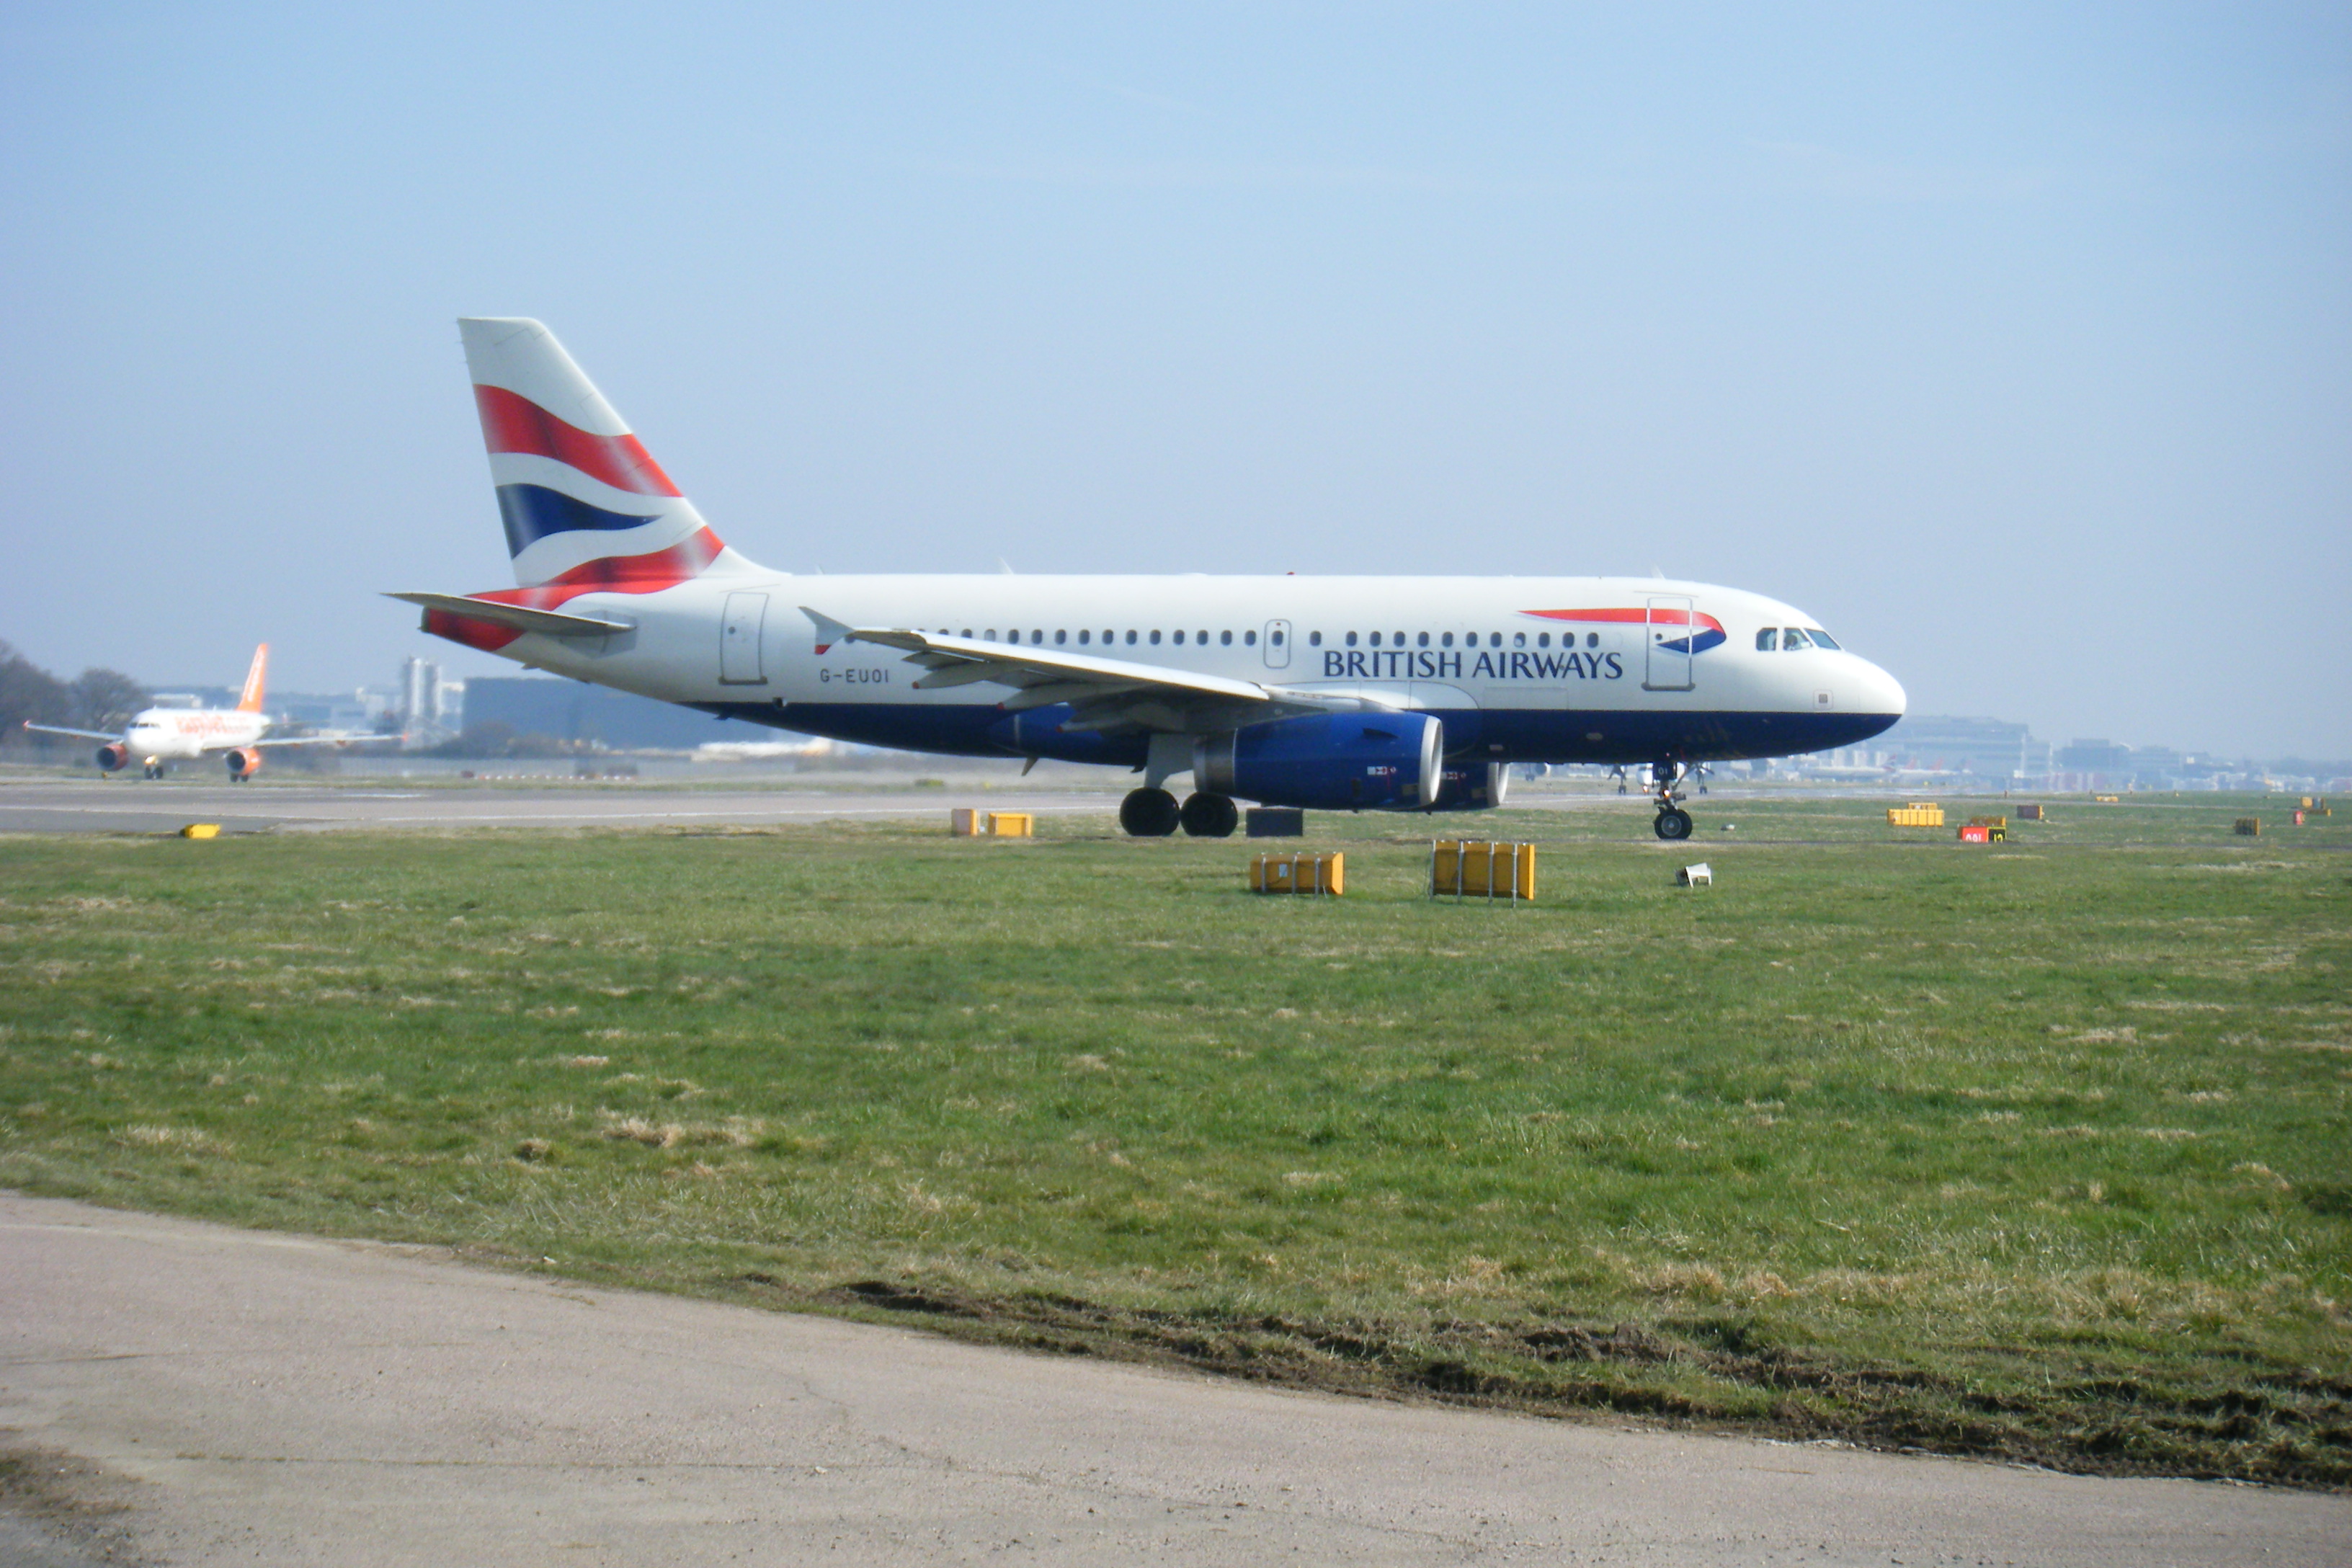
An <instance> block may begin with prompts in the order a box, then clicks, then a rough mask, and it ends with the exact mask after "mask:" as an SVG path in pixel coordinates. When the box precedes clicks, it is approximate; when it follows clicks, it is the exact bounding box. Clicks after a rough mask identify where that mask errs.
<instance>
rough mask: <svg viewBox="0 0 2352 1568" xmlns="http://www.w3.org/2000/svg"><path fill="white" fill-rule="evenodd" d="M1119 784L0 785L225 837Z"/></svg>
mask: <svg viewBox="0 0 2352 1568" xmlns="http://www.w3.org/2000/svg"><path fill="white" fill-rule="evenodd" d="M1124 793H1125V791H1124V788H1123V787H1122V788H1119V789H1109V790H1025V791H1017V790H1008V789H991V790H988V791H986V792H985V793H973V792H966V793H961V794H958V793H953V792H949V791H943V790H912V789H904V788H898V789H893V788H888V787H881V788H866V789H858V788H810V787H805V786H802V787H793V786H777V787H770V788H760V789H743V790H689V789H665V788H663V787H661V786H659V785H652V784H649V785H625V786H619V787H604V788H593V787H591V788H582V787H578V786H564V785H551V786H549V787H546V788H528V787H516V786H512V785H501V786H496V787H493V786H489V785H478V786H474V787H464V786H450V785H436V786H435V787H431V788H423V789H403V788H401V787H399V786H397V785H390V784H386V785H367V786H355V785H348V784H346V785H331V784H270V785H262V784H193V783H185V784H184V783H181V782H178V781H176V780H174V781H167V782H165V783H163V784H150V783H146V782H144V781H140V780H123V779H110V780H107V781H104V782H102V783H101V782H100V781H99V780H96V779H60V780H57V781H54V782H51V781H40V782H26V783H10V784H0V833H176V832H177V831H179V829H180V827H181V826H183V825H184V824H186V823H190V822H215V823H218V824H220V826H221V830H222V831H223V832H225V833H260V832H268V831H270V830H273V829H275V830H279V831H320V830H331V829H336V828H351V827H387V828H425V829H430V828H436V827H442V828H449V827H530V826H538V827H653V826H667V825H683V824H694V823H701V824H708V825H710V826H759V825H761V824H771V823H784V822H823V821H828V820H840V819H851V818H857V817H929V818H936V819H938V820H939V821H940V822H941V823H942V824H944V823H945V822H946V820H947V814H948V809H949V807H950V806H951V805H976V806H981V807H982V808H984V809H986V810H989V811H1026V812H1031V813H1034V814H1036V815H1038V816H1055V815H1060V814H1064V813H1097V814H1101V815H1104V816H1108V815H1110V814H1112V813H1115V812H1117V811H1118V801H1119V796H1120V795H1122V794H1124Z"/></svg>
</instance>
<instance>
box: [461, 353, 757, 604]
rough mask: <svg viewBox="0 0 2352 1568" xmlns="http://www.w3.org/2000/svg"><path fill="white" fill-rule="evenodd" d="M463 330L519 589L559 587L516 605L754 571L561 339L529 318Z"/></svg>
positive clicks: (520, 598)
mask: <svg viewBox="0 0 2352 1568" xmlns="http://www.w3.org/2000/svg"><path fill="white" fill-rule="evenodd" d="M457 326H458V330H459V331H461V332H462V333H463V334H464V337H465V341H466V366H467V370H468V371H469V372H470V373H471V374H472V376H473V380H474V405H475V407H476V408H477V409H478V411H479V412H480V414H481V418H482V444H483V445H484V446H485V447H488V448H489V454H490V479H491V482H492V483H494V484H495V485H496V486H497V487H498V492H499V518H500V519H501V520H502V521H504V522H505V524H506V531H507V552H508V553H509V554H510V555H511V556H513V557H514V572H515V582H516V584H518V585H519V586H520V587H522V588H526V589H533V590H554V592H535V593H531V594H529V595H512V597H513V598H514V599H515V600H516V601H517V602H520V603H526V604H530V605H538V606H539V607H541V608H548V609H551V608H553V607H554V606H555V605H559V604H562V602H563V601H564V600H566V599H569V598H571V597H573V596H574V595H578V594H583V593H593V592H606V593H624V594H628V593H653V592H656V591H657V590H659V589H663V588H668V587H674V586H676V585H677V584H679V583H682V582H685V581H686V580H687V579H688V578H690V577H698V576H702V575H704V574H708V573H711V572H713V571H720V572H736V571H741V570H743V569H744V568H745V564H746V563H744V562H743V561H742V560H741V558H740V557H739V556H737V555H735V554H734V552H731V551H730V550H729V549H728V548H727V546H726V544H725V543H724V542H722V541H721V540H720V539H719V536H718V535H717V534H716V533H713V532H712V531H710V525H709V524H708V523H706V522H704V521H702V514H701V513H700V512H698V511H697V510H694V503H693V502H692V501H690V500H687V499H686V497H685V496H684V495H683V494H682V493H680V491H679V490H678V488H677V485H675V484H673V483H671V482H670V477H669V476H668V475H667V474H666V473H664V472H662V468H661V465H660V464H659V463H656V462H655V461H654V459H653V456H652V454H651V453H649V452H647V451H646V448H645V445H644V443H642V442H640V441H639V440H638V439H637V438H636V437H635V436H633V435H631V434H630V433H629V426H628V425H627V424H626V423H625V421H624V420H623V419H622V418H621V416H619V415H618V414H616V413H614V411H613V405H611V404H609V403H607V402H605V401H604V395H603V394H602V393H599V392H598V391H597V390H596V388H595V386H594V384H593V383H591V382H590V381H589V379H588V378H587V377H586V376H585V375H583V374H581V370H580V367H579V366H578V365H576V364H574V363H572V356H571V355H570V354H568V353H564V352H563V345H562V343H559V342H556V341H555V334H554V333H552V332H551V331H548V330H547V329H546V328H545V327H542V326H541V325H540V324H539V323H538V322H537V321H529V320H526V319H523V318H521V317H506V316H478V317H469V318H467V319H465V320H462V321H459V322H458V323H457ZM501 596H502V597H505V596H506V595H501Z"/></svg>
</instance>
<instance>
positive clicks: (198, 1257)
mask: <svg viewBox="0 0 2352 1568" xmlns="http://www.w3.org/2000/svg"><path fill="white" fill-rule="evenodd" d="M0 1427H5V1428H6V1429H8V1431H7V1433H6V1434H5V1437H0V1440H4V1441H5V1442H6V1443H9V1444H13V1445H15V1446H16V1447H18V1448H19V1450H20V1451H21V1450H24V1449H27V1448H29V1449H32V1450H37V1451H46V1452H47V1454H48V1455H49V1456H51V1457H50V1458H49V1459H47V1460H46V1461H44V1463H43V1465H42V1466H41V1467H39V1468H40V1469H41V1470H42V1473H44V1474H46V1475H49V1476H52V1477H56V1478H57V1479H56V1480H55V1483H54V1487H53V1489H52V1494H51V1496H50V1497H49V1498H48V1500H47V1502H48V1504H49V1506H50V1508H51V1510H52V1513H51V1514H50V1515H49V1516H47V1517H50V1518H54V1517H56V1514H55V1510H58V1509H70V1507H71V1506H72V1505H73V1504H74V1503H75V1502H76V1501H77V1500H79V1501H82V1502H85V1503H88V1504H90V1505H94V1506H100V1507H104V1506H107V1505H110V1504H111V1505H118V1506H120V1508H121V1511H120V1512H119V1513H116V1514H113V1515H110V1516H90V1517H98V1518H100V1520H101V1521H102V1523H101V1526H100V1528H103V1529H107V1530H111V1531H114V1536H113V1543H114V1544H115V1545H117V1546H119V1547H120V1548H121V1549H122V1550H124V1551H126V1552H131V1553H135V1554H138V1555H140V1556H142V1557H144V1558H146V1559H150V1560H152V1561H155V1562H159V1563H184V1564H210V1563H256V1562H258V1563H341V1564H352V1565H361V1568H368V1565H375V1564H405V1563H451V1562H490V1561H514V1562H548V1561H554V1562H582V1563H616V1564H638V1563H644V1564H653V1563H662V1564H669V1563H716V1562H742V1563H805V1562H814V1561H818V1560H822V1561H824V1562H828V1563H907V1562H927V1563H965V1562H977V1561H981V1560H989V1561H999V1560H1003V1561H1017V1562H1029V1563H1104V1562H1109V1561H1114V1560H1118V1559H1124V1558H1130V1557H1135V1556H1139V1555H1142V1554H1146V1553H1149V1554H1150V1556H1151V1558H1152V1560H1153V1561H1156V1562H1161V1563H1184V1564H1193V1563H1207V1564H1227V1563H1233V1564H1240V1563H1263V1562H1266V1561H1269V1560H1273V1559H1276V1558H1279V1559H1281V1560H1284V1561H1297V1562H1305V1563H1380V1564H1450V1563H1689V1564H1717V1563H1721V1564H1730V1563H2059V1564H2078V1563H2079V1564H2093V1563H2100V1564H2105V1563H2114V1564H2126V1563H2127V1564H2133V1565H2135V1568H2137V1565H2139V1564H2145V1563H2268V1564H2289V1563H2312V1564H2318V1563H2342V1562H2343V1561H2345V1560H2346V1557H2347V1552H2352V1500H2345V1499H2342V1498H2334V1497H2324V1496H2315V1495H2311V1494H2304V1493H2294V1492H2273V1491H2266V1490H2262V1489H2252V1488H2240V1487H2227V1486H2216V1485H2208V1484H2200V1483H2196V1482H2189V1481H2144V1480H2124V1481H2116V1480H2098V1479H2083V1478H2078V1477H2068V1476H2058V1475H2052V1474H2047V1473H2044V1472H2039V1471H2029V1470H2021V1469H2011V1468H1999V1467H1993V1466H1986V1465H1977V1464H1969V1463H1962V1462H1958V1461H1952V1460H1942V1459H1928V1458H1905V1457H1900V1456H1892V1455H1884V1454H1869V1453H1861V1452H1856V1451H1853V1450H1850V1449H1843V1448H1832V1447H1790V1446H1785V1445H1769V1444H1763V1443H1757V1442H1750V1441H1742V1440H1734V1439H1729V1438H1719V1437H1705V1436H1677V1435H1674V1434H1668V1433H1657V1432H1643V1431H1626V1430H1620V1429H1614V1428H1609V1427H1601V1426H1575V1425H1568V1424H1563V1423H1549V1422H1542V1421H1537V1420H1531V1419H1526V1418H1521V1417H1514V1416H1504V1415H1484V1414H1475V1413H1465V1412H1459V1411H1450V1410H1444V1409H1439V1408H1433V1407H1425V1406H1410V1405H1380V1404H1371V1403H1363V1402H1351V1401H1345V1400H1339V1399H1332V1398H1327V1397H1322V1396H1318V1395H1312V1394H1286V1393H1280V1392H1276V1391H1271V1390H1268V1389H1265V1388H1259V1387H1254V1386H1249V1385H1244V1384H1233V1383H1223V1382H1216V1381H1212V1380H1209V1379H1206V1378H1202V1377H1195V1376H1190V1375H1183V1374H1177V1373H1160V1372H1154V1371H1148V1370H1142V1369H1138V1368H1132V1367H1124V1366H1118V1365H1110V1364H1104V1363H1096V1362H1091V1361H1084V1360H1075V1359H1066V1358H1049V1357H1042V1356H1027V1355H1022V1354H1019V1353H1015V1352H1005V1351H999V1350H991V1349H983V1348H978V1347H973V1346H969V1345H961V1344H957V1343H954V1342H950V1341H946V1340H942V1339H934V1338H929V1337H927V1336H924V1335H920V1334H917V1333H912V1332H906V1331H898V1330H891V1329H877V1328H871V1327H866V1326H861V1325H856V1324H849V1323H842V1322H836V1321H828V1320H824V1319H818V1318H805V1317H794V1316H789V1315H784V1314H776V1313H766V1312H761V1311H758V1310H751V1309H747V1308H739V1307H728V1306H719V1305H713V1304H710V1303H707V1302H698V1301H689V1300H678V1299H675V1298H670V1297H662V1296H649V1295H635V1294H631V1293H627V1292H621V1291H614V1290H608V1289H592V1288H586V1287H583V1286H579V1285H575V1284H571V1283H568V1282H564V1281H561V1280H556V1279H545V1278H539V1277H533V1276H527V1275H520V1274H513V1273H506V1272H499V1271H493V1270H488V1269H484V1268H474V1267H467V1266H464V1265H460V1264H457V1263H454V1262H452V1261H449V1260H448V1259H446V1258H445V1257H443V1256H441V1255H439V1254H437V1253H436V1252H433V1251H430V1250H425V1249H412V1248H394V1247H381V1246H373V1245H366V1244H357V1243H338V1242H330V1241H320V1240H313V1239H309V1238H305V1237H290V1236H281V1235H272V1234H266V1233H254V1232H247V1231H238V1230H233V1229H228V1228H225V1227H221V1226H208V1225H201V1224H195V1223H192V1222H188V1221H184V1220H173V1219H161V1218H155V1217H152V1216H148V1215H135V1214H124V1213H119V1212H114V1211H109V1210H101V1209H93V1208H87V1207H83V1206H81V1205H75V1204H69V1203H61V1202H55V1201H47V1200H37V1199H29V1198H24V1197H19V1196H16V1195H13V1194H0ZM60 1470H64V1471H68V1472H71V1473H68V1474H65V1475H59V1474H58V1472H59V1471H60ZM17 1511H18V1514H19V1518H18V1519H17V1521H16V1524H15V1526H14V1527H13V1528H14V1530H15V1531H16V1537H15V1538H16V1539H17V1540H19V1541H21V1540H23V1539H25V1538H26V1535H27V1534H28V1533H31V1532H37V1533H39V1534H41V1536H42V1538H43V1539H44V1540H46V1541H47V1543H48V1545H47V1549H48V1550H49V1551H50V1552H51V1557H50V1559H49V1560H50V1561H54V1562H58V1563H79V1562H85V1561H89V1558H87V1557H80V1556H76V1555H74V1554H73V1553H74V1552H75V1551H76V1549H77V1547H78V1546H82V1545H86V1544H87V1542H86V1541H85V1540H83V1539H82V1538H81V1537H78V1536H77V1535H76V1534H75V1530H74V1528H68V1527H58V1526H53V1525H50V1524H48V1523H46V1522H45V1516H43V1515H40V1514H38V1513H37V1512H28V1511H26V1509H25V1508H23V1507H22V1506H20V1507H19V1509H18V1510H17ZM87 1533H88V1531H87V1530H85V1531H84V1535H87ZM11 1539H12V1537H11V1535H10V1533H9V1532H8V1531H0V1546H5V1545H6V1544H7V1543H8V1542H10V1540H11Z"/></svg>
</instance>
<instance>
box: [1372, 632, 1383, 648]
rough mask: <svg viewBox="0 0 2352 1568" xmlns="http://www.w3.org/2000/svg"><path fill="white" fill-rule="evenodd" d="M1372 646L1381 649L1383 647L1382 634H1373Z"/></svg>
mask: <svg viewBox="0 0 2352 1568" xmlns="http://www.w3.org/2000/svg"><path fill="white" fill-rule="evenodd" d="M1372 646H1373V647H1380V646H1381V634H1380V633H1378V632H1374V633H1373V634H1372Z"/></svg>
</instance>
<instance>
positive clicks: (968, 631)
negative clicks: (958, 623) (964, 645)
mask: <svg viewBox="0 0 2352 1568" xmlns="http://www.w3.org/2000/svg"><path fill="white" fill-rule="evenodd" d="M963 635H964V636H966V637H970V636H971V627H970V626H966V627H964V629H963Z"/></svg>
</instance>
